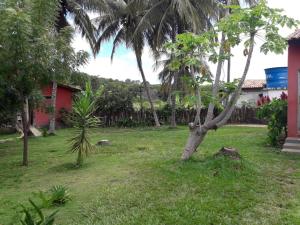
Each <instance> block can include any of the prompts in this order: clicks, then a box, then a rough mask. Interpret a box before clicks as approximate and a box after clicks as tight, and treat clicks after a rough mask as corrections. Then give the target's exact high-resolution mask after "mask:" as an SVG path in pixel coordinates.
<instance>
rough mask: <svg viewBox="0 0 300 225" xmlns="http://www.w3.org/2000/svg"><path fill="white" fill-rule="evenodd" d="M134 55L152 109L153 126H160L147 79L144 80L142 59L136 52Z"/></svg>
mask: <svg viewBox="0 0 300 225" xmlns="http://www.w3.org/2000/svg"><path fill="white" fill-rule="evenodd" d="M135 56H136V61H137V65H138V68H139V71H140V73H141V76H142V79H143V84H144V88H145V90H146V94H147V97H148V101H149V103H150V107H151V111H152V114H153V117H154V121H155V126H156V127H160V124H159V120H158V117H157V114H156V111H155V108H154V105H153V101H152V98H151V95H150V90H149V86H148V83H147V80H146V77H145V74H144V70H143V66H142V59H141V58H140V57H139V56H138V55H137V53H136V54H135Z"/></svg>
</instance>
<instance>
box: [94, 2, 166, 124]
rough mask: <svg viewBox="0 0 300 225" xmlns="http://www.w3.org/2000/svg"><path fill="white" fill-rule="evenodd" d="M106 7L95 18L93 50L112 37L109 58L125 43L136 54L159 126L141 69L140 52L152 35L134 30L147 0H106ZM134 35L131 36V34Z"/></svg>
mask: <svg viewBox="0 0 300 225" xmlns="http://www.w3.org/2000/svg"><path fill="white" fill-rule="evenodd" d="M106 3H107V4H106V7H104V8H101V9H99V12H100V16H99V17H97V18H95V20H94V21H95V24H97V31H98V37H97V42H96V46H95V51H96V52H99V51H100V47H101V44H102V43H103V42H105V41H108V40H110V39H111V38H113V48H112V52H111V59H113V57H114V53H115V50H116V48H117V47H118V46H119V45H120V44H121V43H125V44H126V47H127V48H131V49H132V50H133V51H134V53H135V56H136V62H137V66H138V69H139V72H140V74H141V76H142V80H143V85H144V88H145V90H146V94H147V97H148V100H149V103H150V107H151V110H152V113H153V117H154V121H155V125H156V126H157V127H159V126H160V124H159V120H158V117H157V114H156V111H155V108H154V105H153V101H152V98H151V95H150V90H149V86H148V82H147V80H146V76H145V73H144V70H143V63H142V54H143V49H144V46H145V44H146V41H147V42H148V43H150V41H151V39H149V38H151V37H152V35H150V34H149V31H148V30H146V31H143V32H135V30H136V28H137V25H138V24H139V21H140V19H141V18H142V16H143V13H144V11H145V9H146V8H147V7H148V5H147V4H148V1H139V0H120V1H111V0H106ZM134 33H135V35H134V36H133V34H134Z"/></svg>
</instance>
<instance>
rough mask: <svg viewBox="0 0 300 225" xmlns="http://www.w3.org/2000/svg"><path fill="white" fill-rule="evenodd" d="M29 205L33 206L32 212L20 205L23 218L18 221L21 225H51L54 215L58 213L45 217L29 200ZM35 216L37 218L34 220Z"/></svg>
mask: <svg viewBox="0 0 300 225" xmlns="http://www.w3.org/2000/svg"><path fill="white" fill-rule="evenodd" d="M29 202H30V204H31V205H32V206H33V212H32V209H31V208H26V207H25V206H23V205H22V208H23V210H22V212H23V214H24V216H23V218H22V219H21V220H20V222H21V224H22V225H53V224H54V220H55V215H56V213H57V212H58V211H55V212H53V213H51V214H50V215H49V216H45V215H44V214H43V212H42V210H41V208H40V207H38V206H37V205H36V204H35V203H34V202H33V201H32V200H31V199H29ZM36 214H37V215H38V218H36Z"/></svg>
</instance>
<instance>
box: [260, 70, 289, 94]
mask: <svg viewBox="0 0 300 225" xmlns="http://www.w3.org/2000/svg"><path fill="white" fill-rule="evenodd" d="M265 73H266V81H267V88H270V89H273V88H282V89H286V88H287V86H288V68H287V67H273V68H268V69H265Z"/></svg>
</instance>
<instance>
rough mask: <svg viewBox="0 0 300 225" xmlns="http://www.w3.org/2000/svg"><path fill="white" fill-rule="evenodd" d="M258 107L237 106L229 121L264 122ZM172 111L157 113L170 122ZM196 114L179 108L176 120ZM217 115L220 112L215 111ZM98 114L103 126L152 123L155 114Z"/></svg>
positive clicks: (203, 112) (185, 121) (185, 120)
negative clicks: (258, 115)
mask: <svg viewBox="0 0 300 225" xmlns="http://www.w3.org/2000/svg"><path fill="white" fill-rule="evenodd" d="M256 112H257V109H256V108H247V107H242V108H236V109H235V110H234V111H233V113H232V115H231V117H230V119H229V121H228V123H235V124H243V123H248V124H264V121H262V120H259V119H258V118H257V117H256ZM206 113H207V109H203V110H201V118H205V116H206ZM170 114H171V113H170V112H168V111H164V110H157V115H158V117H159V121H160V122H161V123H162V124H169V123H170ZM195 114H196V111H195V110H188V109H178V110H177V111H176V121H177V124H183V125H186V124H188V123H190V122H191V121H193V118H194V116H195ZM214 114H215V116H216V115H217V114H218V112H214ZM98 116H100V117H101V120H102V125H103V126H134V125H136V126H137V125H140V124H144V125H152V124H154V120H153V115H152V113H151V111H150V110H144V111H138V112H137V111H130V112H126V111H120V112H117V113H107V114H105V113H99V114H98Z"/></svg>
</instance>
